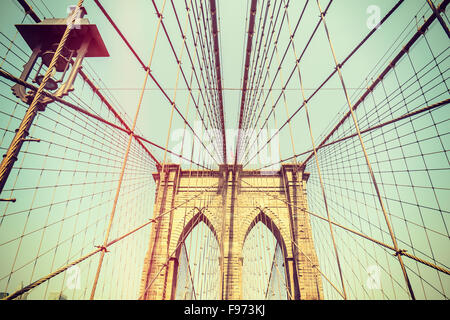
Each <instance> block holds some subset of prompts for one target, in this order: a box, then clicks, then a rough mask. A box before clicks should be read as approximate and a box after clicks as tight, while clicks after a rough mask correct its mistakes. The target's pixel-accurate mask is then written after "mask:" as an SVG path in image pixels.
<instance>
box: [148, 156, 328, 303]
mask: <svg viewBox="0 0 450 320" xmlns="http://www.w3.org/2000/svg"><path fill="white" fill-rule="evenodd" d="M308 176H309V175H308V174H307V173H305V172H303V168H302V167H301V166H299V165H294V164H286V165H283V166H282V167H281V170H280V171H276V172H261V171H251V170H242V167H241V166H236V167H234V166H232V165H222V166H220V168H219V170H216V171H201V170H192V171H185V170H181V169H180V167H179V165H175V164H170V165H165V168H164V172H163V173H161V174H155V175H154V178H155V181H156V182H157V183H159V187H158V188H157V191H156V197H155V198H156V201H155V207H154V217H155V218H156V217H159V218H157V219H156V222H155V223H153V225H152V232H151V236H150V241H149V247H148V251H147V254H146V258H145V261H144V268H143V273H142V282H141V291H140V293H141V294H140V296H141V298H143V299H157V300H158V299H173V298H174V297H175V288H176V278H177V277H176V275H177V267H178V256H179V249H180V243H181V242H182V241H183V239H184V238H185V237H186V236H187V235H188V234H189V231H190V230H192V228H193V227H195V225H196V224H197V223H199V222H200V221H203V222H205V223H206V224H207V225H208V226H209V227H210V228H211V230H212V231H213V233H214V234H215V236H216V238H217V241H218V243H219V247H220V248H221V259H220V261H221V274H222V277H221V279H222V280H221V281H222V283H221V284H220V288H221V292H222V299H231V300H233V299H241V298H242V287H241V284H242V248H243V245H244V241H245V238H246V236H247V234H248V233H249V232H250V230H251V228H252V227H253V226H254V225H255V224H256V223H257V222H259V221H261V222H262V223H264V224H266V226H267V227H268V228H269V229H270V230H271V231H272V232H273V234H274V236H275V237H276V238H277V240H278V242H279V243H280V245H281V247H282V249H283V251H284V257H285V263H284V265H285V266H286V275H287V284H288V286H289V288H290V296H291V297H292V298H293V299H306V300H311V299H322V297H323V293H322V282H321V276H320V273H319V272H318V271H317V269H316V268H315V267H314V266H318V259H317V256H316V252H315V249H314V243H313V239H312V232H311V225H310V221H309V216H308V214H307V213H306V212H305V210H308V207H307V201H306V182H307V180H308Z"/></svg>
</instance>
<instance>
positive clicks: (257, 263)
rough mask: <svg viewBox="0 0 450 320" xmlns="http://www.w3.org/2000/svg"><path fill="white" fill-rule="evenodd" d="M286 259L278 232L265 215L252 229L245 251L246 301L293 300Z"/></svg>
mask: <svg viewBox="0 0 450 320" xmlns="http://www.w3.org/2000/svg"><path fill="white" fill-rule="evenodd" d="M285 256H286V248H285V244H284V241H283V239H282V237H281V234H280V232H279V230H278V228H277V227H276V226H275V225H274V224H273V222H272V220H271V219H270V218H269V217H267V216H266V215H265V214H264V213H262V212H261V213H260V214H259V215H258V216H257V217H256V218H255V219H254V221H253V222H252V224H251V225H250V227H249V229H248V231H247V233H246V236H245V240H244V244H243V248H242V258H243V261H242V298H243V299H258V300H286V299H289V287H288V282H287V276H286V274H287V273H286V262H285Z"/></svg>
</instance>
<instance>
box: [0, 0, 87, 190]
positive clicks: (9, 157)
mask: <svg viewBox="0 0 450 320" xmlns="http://www.w3.org/2000/svg"><path fill="white" fill-rule="evenodd" d="M83 1H84V0H80V1H79V2H78V5H77V9H76V10H74V12H73V14H72V19H70V21H69V24H68V25H67V27H66V30H65V31H64V34H63V36H62V37H61V41H60V42H59V44H58V48H57V49H56V52H55V54H54V55H53V58H52V61H51V62H50V65H49V66H48V69H47V71H46V72H45V75H44V78H43V80H42V83H41V84H40V86H39V88H38V89H37V91H36V93H35V95H34V97H33V101H32V102H31V104H30V106H29V107H28V109H27V112H26V113H25V115H24V117H23V119H22V122H21V123H20V126H19V128H18V129H17V130H16V134H15V136H14V138H13V140H12V141H11V144H10V145H9V147H8V150H7V152H6V154H5V155H4V156H3V160H2V162H1V164H0V193H1V192H2V191H3V188H4V186H5V184H6V181H7V180H8V177H9V174H10V173H11V170H12V168H13V166H14V163H15V162H16V161H17V156H18V154H19V152H20V149H21V148H22V145H23V141H24V139H25V138H26V137H27V136H28V134H29V130H30V128H31V125H32V124H33V121H34V118H35V117H36V115H37V113H38V111H39V109H41V108H42V103H41V102H40V101H39V100H40V97H41V94H42V91H43V90H44V87H45V85H46V84H47V81H48V79H49V78H50V77H51V75H52V70H53V68H54V67H55V65H56V62H57V60H58V58H59V56H60V53H61V50H62V48H63V47H64V45H65V43H66V40H67V38H68V37H69V34H70V30H71V29H72V27H73V23H74V18H75V14H76V13H77V12H78V11H79V10H80V7H81V5H82V4H83Z"/></svg>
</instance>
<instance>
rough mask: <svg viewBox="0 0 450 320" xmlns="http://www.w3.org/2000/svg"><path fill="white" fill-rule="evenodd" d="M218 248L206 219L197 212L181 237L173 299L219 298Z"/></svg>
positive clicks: (212, 229)
mask: <svg viewBox="0 0 450 320" xmlns="http://www.w3.org/2000/svg"><path fill="white" fill-rule="evenodd" d="M219 257H220V248H219V243H218V240H217V235H216V232H215V230H214V228H213V227H212V225H211V223H210V222H209V220H208V219H207V218H206V216H205V215H203V214H202V213H199V214H197V215H196V216H195V217H194V218H192V219H191V221H190V222H189V223H188V224H187V225H186V227H185V228H184V231H183V233H182V234H181V236H180V240H179V246H178V252H177V258H178V268H177V269H178V270H177V275H176V278H177V281H176V288H175V295H174V298H175V299H176V300H216V299H219V297H220V262H219Z"/></svg>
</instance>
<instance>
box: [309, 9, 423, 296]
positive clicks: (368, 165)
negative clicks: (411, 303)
mask: <svg viewBox="0 0 450 320" xmlns="http://www.w3.org/2000/svg"><path fill="white" fill-rule="evenodd" d="M317 5H318V7H319V11H320V16H321V19H322V21H323V26H324V29H325V32H326V35H327V38H328V43H329V45H330V49H331V53H332V55H333V59H334V62H335V64H336V69H337V71H338V74H339V79H340V81H341V84H342V88H343V90H344V94H345V98H346V100H347V104H348V106H349V108H350V113H351V116H352V119H353V123H354V125H355V129H356V132H357V134H358V138H359V142H360V144H361V148H362V151H363V153H364V158H365V160H366V164H367V168H368V170H369V174H370V178H371V180H372V184H373V186H374V188H375V192H376V194H377V197H378V201H379V203H380V206H381V210H382V211H383V215H384V219H385V221H386V225H387V228H388V230H389V234H390V236H391V239H392V243H393V245H394V249H395V252H396V254H395V255H396V256H397V258H398V261H399V263H400V267H401V269H402V273H403V277H404V278H405V282H406V286H407V287H408V290H409V294H410V296H411V299H412V300H415V299H416V298H415V295H414V291H413V289H412V286H411V282H410V281H409V277H408V274H407V272H406V268H405V264H404V263H403V259H402V254H401V252H400V250H399V248H398V244H397V240H396V238H395V235H394V231H393V229H392V226H391V223H390V221H389V217H388V215H387V212H386V208H385V206H384V203H383V200H382V198H381V193H380V190H379V188H378V184H377V181H376V179H375V175H374V173H373V170H372V166H371V164H370V160H369V156H368V154H367V151H366V147H365V145H364V141H363V139H362V136H361V131H360V130H359V125H358V120H357V119H356V116H355V113H354V111H353V107H352V104H351V102H350V98H349V96H348V93H347V89H346V87H345V83H344V78H343V76H342V72H341V67H340V65H339V63H338V61H337V58H336V54H335V52H334V48H333V44H332V42H331V38H330V34H329V32H328V28H327V25H326V22H325V16H324V14H323V12H322V9H321V7H320V3H319V0H317Z"/></svg>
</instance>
